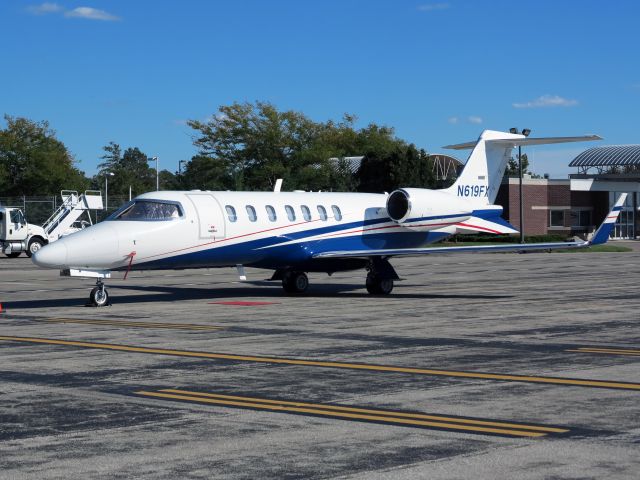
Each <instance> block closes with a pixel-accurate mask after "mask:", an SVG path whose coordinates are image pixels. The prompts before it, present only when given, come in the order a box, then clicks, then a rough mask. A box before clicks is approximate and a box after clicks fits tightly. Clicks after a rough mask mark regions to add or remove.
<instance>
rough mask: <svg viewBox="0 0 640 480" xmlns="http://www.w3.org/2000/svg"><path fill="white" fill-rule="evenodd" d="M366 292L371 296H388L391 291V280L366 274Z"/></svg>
mask: <svg viewBox="0 0 640 480" xmlns="http://www.w3.org/2000/svg"><path fill="white" fill-rule="evenodd" d="M366 287H367V292H369V293H370V294H371V295H389V294H390V293H391V291H392V290H393V280H392V279H390V278H386V279H383V278H380V277H378V276H377V275H372V274H368V275H367V282H366Z"/></svg>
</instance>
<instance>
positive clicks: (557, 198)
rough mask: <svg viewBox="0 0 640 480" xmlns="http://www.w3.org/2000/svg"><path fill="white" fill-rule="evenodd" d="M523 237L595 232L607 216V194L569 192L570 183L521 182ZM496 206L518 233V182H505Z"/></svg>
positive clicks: (509, 179) (507, 180) (583, 234)
mask: <svg viewBox="0 0 640 480" xmlns="http://www.w3.org/2000/svg"><path fill="white" fill-rule="evenodd" d="M522 197H523V205H524V233H525V235H544V234H561V235H567V236H572V235H579V236H581V237H585V236H587V235H589V234H591V233H593V231H594V230H595V227H596V226H597V225H599V224H600V223H601V222H602V220H604V217H605V215H606V214H607V212H608V211H609V210H608V206H609V200H608V194H607V192H579V191H572V190H571V181H570V180H569V179H567V180H553V179H546V178H523V180H522ZM496 203H497V204H498V205H502V208H503V209H504V213H503V215H502V216H503V217H504V218H505V219H506V220H507V221H508V222H509V223H511V225H513V226H514V227H515V228H517V229H518V230H520V225H521V223H520V196H519V180H518V178H505V179H504V180H503V182H502V185H501V186H500V190H499V191H498V196H497V197H496Z"/></svg>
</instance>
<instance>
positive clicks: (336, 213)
mask: <svg viewBox="0 0 640 480" xmlns="http://www.w3.org/2000/svg"><path fill="white" fill-rule="evenodd" d="M331 211H332V212H333V218H335V219H336V220H337V221H340V220H342V212H341V211H340V207H339V206H337V205H331Z"/></svg>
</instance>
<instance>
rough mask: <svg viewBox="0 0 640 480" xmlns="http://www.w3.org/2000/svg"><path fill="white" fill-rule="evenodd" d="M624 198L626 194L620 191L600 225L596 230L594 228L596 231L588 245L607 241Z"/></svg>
mask: <svg viewBox="0 0 640 480" xmlns="http://www.w3.org/2000/svg"><path fill="white" fill-rule="evenodd" d="M626 199H627V194H626V193H621V194H620V196H619V197H618V201H617V202H616V204H615V205H614V206H613V208H612V209H611V211H610V212H609V213H608V214H607V216H606V217H605V219H604V221H603V222H602V225H600V227H599V228H598V230H596V233H594V234H593V238H592V239H591V241H590V242H589V244H590V245H600V244H603V243H607V240H609V235H610V234H611V230H613V227H614V225H615V223H616V220H617V219H618V215H620V212H621V211H622V206H623V205H624V202H625V200H626Z"/></svg>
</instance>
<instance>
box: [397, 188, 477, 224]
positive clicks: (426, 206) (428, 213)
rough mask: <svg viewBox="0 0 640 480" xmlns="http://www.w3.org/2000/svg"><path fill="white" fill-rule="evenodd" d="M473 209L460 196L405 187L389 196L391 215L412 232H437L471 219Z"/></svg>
mask: <svg viewBox="0 0 640 480" xmlns="http://www.w3.org/2000/svg"><path fill="white" fill-rule="evenodd" d="M472 212H473V208H472V207H471V206H470V205H469V204H468V203H467V202H466V201H465V200H464V199H461V198H459V197H457V196H454V195H451V194H449V193H446V192H443V191H439V190H428V189H424V188H401V189H398V190H394V191H393V192H391V194H390V195H389V197H387V213H388V214H389V217H390V218H391V219H392V220H393V221H394V222H396V223H398V224H400V225H402V226H403V227H406V228H409V229H411V230H420V231H427V230H435V229H438V228H443V227H447V226H449V225H454V224H455V223H457V222H463V221H465V220H468V219H469V218H470V217H471V215H472Z"/></svg>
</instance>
